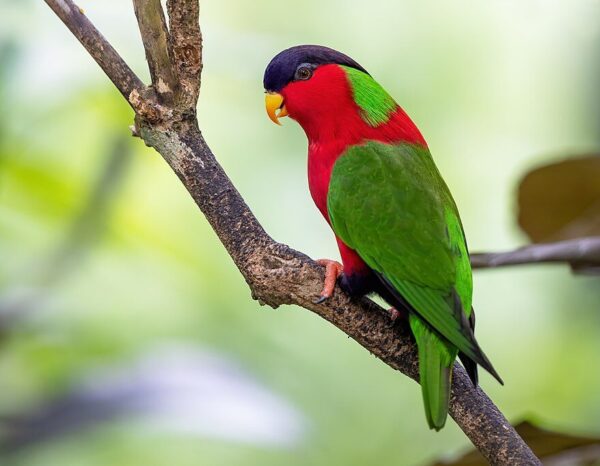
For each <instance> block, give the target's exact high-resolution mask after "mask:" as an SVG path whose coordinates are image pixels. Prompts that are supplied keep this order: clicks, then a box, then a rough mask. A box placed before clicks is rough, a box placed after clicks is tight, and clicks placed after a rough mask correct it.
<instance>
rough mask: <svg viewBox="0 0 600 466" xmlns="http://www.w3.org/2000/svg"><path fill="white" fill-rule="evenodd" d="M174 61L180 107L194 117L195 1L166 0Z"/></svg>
mask: <svg viewBox="0 0 600 466" xmlns="http://www.w3.org/2000/svg"><path fill="white" fill-rule="evenodd" d="M167 12H168V14H169V26H170V28H169V29H170V32H171V47H172V50H173V61H174V62H175V67H176V69H177V72H178V75H179V83H180V85H181V93H180V95H179V104H180V105H181V106H182V107H185V108H186V109H187V110H188V111H191V112H192V113H194V114H195V111H196V103H197V101H198V95H199V93H200V74H201V73H202V33H201V32H200V21H199V18H200V3H199V1H198V0H167Z"/></svg>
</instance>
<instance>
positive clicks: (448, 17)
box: [0, 0, 600, 466]
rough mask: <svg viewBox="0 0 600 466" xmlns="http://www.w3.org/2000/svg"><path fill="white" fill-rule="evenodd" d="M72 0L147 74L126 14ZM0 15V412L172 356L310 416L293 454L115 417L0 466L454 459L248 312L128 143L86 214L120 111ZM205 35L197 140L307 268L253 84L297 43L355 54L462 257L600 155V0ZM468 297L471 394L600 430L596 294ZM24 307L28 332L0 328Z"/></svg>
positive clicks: (285, 141) (235, 275)
mask: <svg viewBox="0 0 600 466" xmlns="http://www.w3.org/2000/svg"><path fill="white" fill-rule="evenodd" d="M78 3H79V4H80V5H81V6H82V7H83V8H84V9H85V11H86V14H87V15H88V16H89V17H90V18H91V19H92V20H94V22H95V23H96V24H97V26H98V27H99V28H100V30H101V31H102V32H103V33H104V34H105V35H106V36H107V37H108V38H109V39H110V40H111V41H112V42H113V43H114V45H115V47H116V48H117V50H119V51H120V52H121V53H122V54H123V56H124V57H125V58H126V60H127V61H128V62H129V63H130V64H131V65H132V66H133V67H134V68H135V69H136V71H137V72H138V73H139V74H140V76H147V72H146V71H145V66H144V54H143V48H142V46H141V43H140V39H139V33H138V31H137V30H136V28H135V19H134V17H133V12H132V8H131V4H130V2H121V1H117V0H105V1H103V2H98V1H92V0H81V1H80V2H78ZM0 11H1V14H0V50H3V51H4V52H2V54H0V57H3V58H2V60H1V61H0V65H1V66H0V136H1V137H0V309H2V310H7V312H8V313H9V314H10V315H11V318H10V319H8V320H5V322H7V328H6V331H5V334H4V337H3V340H2V345H1V346H0V416H1V417H2V418H5V419H6V418H11V419H15V418H21V417H22V416H23V415H25V414H28V413H32V412H37V411H36V408H41V407H44V406H46V404H47V403H49V402H51V401H52V400H60V399H63V397H65V396H67V395H69V394H70V393H72V390H73V388H74V387H78V386H80V381H81V379H82V378H86V377H88V376H89V374H90V373H91V372H93V371H94V370H95V369H97V368H106V367H124V368H128V367H131V365H132V363H133V362H135V361H137V360H139V359H140V358H141V359H144V356H145V355H147V354H149V353H152V351H153V350H154V348H155V347H156V346H157V345H162V344H164V343H173V342H174V343H176V344H183V345H186V346H189V347H192V348H194V347H201V348H209V349H210V351H213V352H215V353H217V354H220V355H224V357H225V358H227V359H228V360H234V361H237V364H239V365H240V366H241V367H242V368H243V370H244V371H245V372H247V373H249V374H252V376H253V377H254V378H255V379H256V380H257V381H258V382H257V383H260V385H261V386H262V387H266V388H265V389H266V390H268V391H270V392H272V393H273V394H277V396H278V397H280V398H282V399H284V400H286V402H287V403H289V404H291V405H293V406H294V409H295V410H297V411H298V412H300V413H302V416H303V417H304V418H305V419H306V420H307V428H306V430H305V431H304V437H303V439H302V440H301V441H299V442H298V443H296V444H294V445H289V444H285V443H281V444H279V445H277V446H275V445H273V444H271V445H264V444H260V443H256V442H254V443H253V442H241V441H239V440H233V439H231V438H227V439H224V438H223V437H222V436H221V437H218V436H214V435H212V436H211V435H209V434H208V433H206V432H205V433H203V434H200V433H198V432H196V431H194V432H189V431H187V432H186V431H183V432H182V431H176V432H174V431H169V432H165V430H164V429H163V430H156V429H150V428H147V427H148V426H147V425H146V424H145V422H144V421H143V420H142V421H141V422H138V423H135V424H134V425H132V424H128V422H127V414H126V413H127V412H126V413H125V414H124V416H125V417H121V418H119V420H118V421H114V422H104V423H100V424H98V425H97V426H95V427H89V428H88V429H85V430H84V429H81V430H77V429H75V430H74V431H72V432H71V434H70V435H69V436H64V437H60V438H57V439H56V440H55V441H52V442H45V443H39V444H35V445H30V446H28V447H27V448H24V449H22V450H20V451H19V452H18V454H15V455H13V456H12V457H10V458H7V459H3V460H2V461H1V463H2V464H9V465H15V466H53V465H60V466H65V465H66V466H70V465H77V466H80V465H85V466H100V465H105V464H119V465H124V466H129V465H157V466H158V465H164V464H174V463H175V464H178V465H182V466H185V465H197V464H210V465H228V466H233V465H244V466H246V465H254V464H256V465H261V466H268V465H280V464H289V465H306V464H311V465H317V466H318V465H336V464H344V465H350V466H352V465H364V464H381V465H387V464H390V465H391V464H394V465H398V464H401V465H413V464H414V465H417V464H427V463H430V462H431V461H432V460H434V459H435V458H438V457H440V456H441V455H443V454H446V453H448V452H456V451H461V450H464V448H465V447H466V446H467V445H468V440H467V439H465V437H464V435H462V433H461V432H460V431H459V430H458V429H457V428H456V426H455V425H453V424H452V423H449V425H448V426H447V427H446V428H445V429H444V430H443V431H442V432H441V433H439V434H436V433H433V432H430V431H429V430H428V429H427V427H426V423H425V420H424V415H423V412H422V410H423V408H422V403H421V399H420V392H419V390H418V387H417V386H416V385H415V384H414V383H413V382H412V381H410V380H408V379H407V378H405V377H402V376H400V375H399V374H397V373H396V372H394V371H391V370H389V368H388V367H386V366H385V365H383V364H382V363H380V362H379V361H377V360H376V359H375V358H374V357H372V356H370V355H369V354H368V353H367V352H365V351H364V350H363V349H361V348H359V347H358V346H357V345H356V344H354V343H353V342H352V341H349V340H348V339H347V338H345V337H344V335H342V334H340V332H339V331H337V330H336V329H334V328H333V327H331V326H330V325H328V324H326V323H325V322H323V321H321V320H319V319H316V318H315V317H314V316H313V315H311V314H310V313H308V312H305V311H298V310H296V309H291V308H282V309H280V310H277V311H272V310H270V309H262V308H260V306H259V305H258V304H257V303H255V302H253V301H252V300H251V298H250V294H249V291H248V289H247V286H246V284H245V283H244V280H243V278H242V277H241V276H240V274H239V272H238V271H237V270H236V269H235V267H234V265H233V264H232V262H231V260H230V259H229V258H228V257H227V255H226V253H225V251H224V249H223V247H222V245H221V244H220V243H219V242H218V240H217V239H216V238H215V236H214V234H213V232H212V231H211V229H210V226H209V225H208V224H207V222H206V221H205V220H204V218H203V217H202V216H201V215H200V214H199V212H198V210H197V207H196V206H195V205H194V204H193V202H192V201H191V199H190V198H189V196H188V194H187V193H186V191H185V189H184V188H183V187H182V186H181V184H180V182H179V181H178V180H177V178H176V177H175V176H174V175H173V174H172V173H171V172H170V171H169V169H168V167H167V165H166V164H165V163H164V162H163V161H162V160H161V159H160V157H159V156H158V155H157V154H155V153H154V152H153V151H152V150H150V149H148V148H146V147H145V146H144V145H143V143H142V142H141V141H139V140H136V139H133V138H131V139H129V138H127V139H126V141H125V142H124V144H125V146H124V147H123V150H124V151H125V153H126V154H129V155H128V156H126V157H129V162H128V163H126V164H124V165H123V167H122V169H120V170H117V173H120V175H118V176H116V178H115V177H112V176H111V177H109V179H111V180H115V182H110V183H108V185H107V186H108V188H109V195H107V196H104V195H103V196H101V200H102V202H101V203H100V207H99V208H98V207H97V205H96V206H94V202H95V201H93V200H94V199H98V197H96V196H94V192H97V191H95V187H97V186H98V185H99V183H101V180H102V179H103V173H108V172H112V171H111V170H110V169H108V167H109V166H110V160H111V156H110V154H111V153H113V154H114V148H115V140H118V139H119V138H121V137H123V136H125V137H126V136H127V135H128V129H127V128H128V126H129V125H130V124H131V118H132V115H131V112H130V109H129V108H128V106H127V104H126V103H125V102H123V100H122V98H121V96H120V95H119V94H118V92H116V91H115V90H114V89H113V88H112V87H111V85H110V83H109V82H108V81H107V80H106V78H105V77H104V76H103V75H102V73H101V72H100V71H99V70H98V69H97V67H96V65H95V64H94V63H93V62H92V61H91V59H90V58H89V57H88V56H87V55H86V54H85V52H84V51H83V50H82V48H81V46H80V44H79V43H78V42H77V41H76V40H74V39H73V38H72V36H71V35H70V34H69V33H68V31H66V29H65V28H64V26H63V25H62V24H61V23H60V22H59V21H58V20H57V19H56V18H55V17H54V16H53V15H52V14H51V12H50V11H49V10H48V8H47V7H46V5H44V3H43V2H32V1H29V2H25V1H15V0H0ZM202 15H203V16H202V24H203V30H204V41H205V42H204V43H205V54H206V55H205V57H206V63H205V69H204V70H205V71H204V75H203V88H202V92H201V103H200V107H199V115H200V123H201V126H202V129H203V133H204V135H205V137H206V138H207V140H208V141H209V143H210V144H211V147H212V148H213V150H214V152H215V153H216V155H217V157H218V158H219V161H220V162H221V163H222V164H223V166H224V168H225V169H226V170H227V173H228V174H229V176H230V177H231V178H232V180H233V181H234V183H235V184H236V186H237V187H238V188H239V189H240V191H241V193H242V195H243V196H244V198H245V199H246V200H247V202H248V204H249V205H250V207H251V208H252V209H253V211H254V212H255V213H256V215H257V216H258V218H259V219H260V221H261V222H262V223H263V225H264V226H265V228H266V229H267V231H269V233H270V234H272V235H273V236H274V237H275V238H276V239H278V240H280V241H284V242H286V243H289V244H290V245H292V246H293V247H295V248H298V249H300V250H302V251H304V252H306V253H308V254H310V255H311V256H312V257H331V256H333V257H335V256H337V249H336V245H335V242H334V240H333V237H332V235H331V233H330V231H329V230H328V227H327V226H326V224H325V222H324V221H323V220H322V218H321V217H320V214H319V213H318V212H317V210H316V209H315V207H314V206H313V204H312V201H311V199H310V196H309V194H308V190H307V187H306V174H305V171H306V167H305V164H306V160H305V153H306V141H305V137H304V134H303V133H302V131H301V130H300V129H299V128H298V127H297V125H294V124H293V122H286V125H285V126H284V127H283V128H276V127H275V126H274V125H272V124H271V122H270V121H269V120H268V118H266V116H265V114H264V108H263V104H262V100H263V94H262V88H261V82H262V72H263V69H264V66H265V64H266V63H267V62H268V60H269V59H270V58H271V57H272V56H273V55H274V54H275V53H276V52H278V51H279V50H281V49H283V48H285V47H287V46H290V45H292V44H297V43H323V44H326V45H330V46H333V47H336V48H338V49H340V50H342V51H344V52H347V53H349V54H350V55H352V56H353V57H354V58H356V59H357V60H358V61H359V62H361V64H363V65H364V66H365V67H366V68H367V69H368V70H369V71H370V72H371V73H372V74H373V75H374V76H375V77H376V78H377V79H378V81H380V82H381V83H382V85H384V86H385V87H386V88H387V89H388V90H389V91H390V92H391V93H392V94H393V95H394V96H395V97H396V98H397V100H398V101H399V102H400V103H401V104H402V105H403V106H404V107H405V109H406V110H407V112H408V113H409V114H411V116H413V117H414V119H415V121H416V122H417V124H418V125H419V126H420V127H421V129H422V130H423V133H424V134H425V135H426V138H427V140H428V142H429V145H430V147H431V148H432V152H433V154H434V156H435V157H436V161H437V163H438V165H439V167H440V170H441V171H442V173H443V174H444V177H445V179H446V180H447V182H448V184H449V185H450V187H451V189H452V191H453V193H454V195H455V198H456V200H457V203H458V205H459V206H460V208H461V214H462V218H463V222H464V224H465V229H466V232H467V236H468V238H469V245H470V247H471V248H472V249H474V250H475V249H477V250H489V249H505V248H510V247H514V246H516V245H518V244H520V243H522V241H523V238H522V236H521V233H520V232H519V231H518V228H517V226H516V225H515V222H514V209H513V207H514V206H512V199H513V189H514V187H515V185H516V183H517V181H518V179H519V177H520V174H521V173H523V172H525V171H526V170H527V169H528V168H529V167H531V166H534V165H539V164H542V163H547V158H546V157H544V156H540V155H539V154H549V153H556V151H564V152H565V153H573V152H574V151H576V152H579V153H584V152H585V151H590V152H591V151H594V150H597V148H598V146H599V145H600V140H599V133H598V131H597V129H598V127H599V126H600V122H599V121H598V120H597V119H594V115H598V112H597V105H596V104H597V102H598V99H599V97H600V96H599V95H598V93H599V91H600V90H599V88H598V86H597V83H598V75H597V71H598V69H597V65H596V64H594V63H595V62H594V60H597V57H598V45H599V43H600V27H599V25H598V22H597V18H598V16H599V15H600V5H599V4H598V3H597V2H587V1H582V2H572V3H570V4H568V5H567V4H564V3H558V2H557V3H548V2H539V1H537V0H525V1H524V0H518V1H517V0H510V1H496V0H494V1H491V2H479V3H474V2H470V1H468V0H458V1H456V0H453V1H442V2H438V1H436V2H434V1H432V0H428V1H422V0H406V1H403V2H396V1H392V0H376V1H372V2H369V4H368V5H366V4H365V3H364V2H359V1H352V2H348V1H342V0H331V1H328V2H321V1H317V0H306V1H304V2H302V3H301V4H290V3H287V2H276V1H274V0H260V1H258V2H242V1H231V2H209V1H208V2H203V5H202ZM549 50H551V51H552V53H549V52H548V51H549ZM567 149H568V150H567ZM112 160H113V161H114V160H115V159H114V158H113V159H112ZM90 201H92V202H91V203H90ZM90 204H91V205H92V208H91V209H90ZM86 212H91V213H93V214H94V215H92V216H89V214H85V213H86ZM82 218H84V219H85V221H84V223H85V225H87V226H86V227H85V228H86V229H87V230H86V234H85V235H84V237H85V238H87V239H86V240H85V241H83V242H82V243H79V244H81V245H82V246H81V247H82V249H80V252H81V253H78V254H77V257H76V260H75V261H69V262H68V265H69V268H68V271H69V273H66V274H63V275H62V277H60V280H55V281H53V283H52V284H51V285H52V286H47V282H46V285H45V284H44V283H43V282H44V280H40V278H39V277H40V275H44V273H42V271H43V270H47V268H48V264H49V263H52V260H51V259H52V258H53V257H56V251H58V250H61V248H63V247H64V246H65V244H66V245H69V244H71V243H74V241H73V240H72V239H71V238H72V236H71V235H72V232H73V231H74V230H73V229H74V226H75V225H77V224H78V222H81V221H82V220H81V219H82ZM52 272H54V271H53V270H51V273H52ZM51 281H52V280H51ZM475 290H476V291H475V307H476V308H477V310H478V336H479V340H480V342H481V343H482V345H483V346H484V348H485V350H486V353H487V354H488V355H490V357H491V358H492V359H493V361H494V364H495V366H496V367H497V368H498V369H499V371H501V373H502V374H503V376H505V379H506V386H505V387H498V386H496V384H494V383H493V382H492V381H491V380H489V379H488V378H486V377H485V376H484V377H482V379H483V380H482V385H483V388H484V389H485V390H486V391H487V392H488V393H489V394H490V396H491V397H492V399H494V401H495V402H496V403H497V404H498V405H499V407H500V408H501V409H502V410H503V412H505V414H506V415H507V416H508V417H509V418H515V417H521V416H522V413H523V411H527V412H533V413H536V414H538V415H539V416H541V417H543V418H544V420H547V421H548V422H549V423H552V424H554V425H561V426H564V428H565V429H567V430H573V431H582V432H583V431H589V432H596V433H597V432H599V431H600V424H599V423H598V419H600V399H599V398H598V396H597V394H598V393H600V375H599V374H598V372H597V371H596V370H595V368H594V365H593V364H592V363H591V361H592V360H593V357H594V355H597V354H599V353H600V339H598V332H600V313H598V303H599V302H600V290H599V289H598V283H597V280H594V279H587V278H582V279H577V280H574V279H573V278H572V277H571V276H570V275H569V274H568V272H566V271H565V270H562V269H560V268H551V267H544V266H541V267H534V268H531V269H528V270H502V271H498V272H496V273H484V274H477V275H476V276H475ZM31 296H34V297H35V300H30V299H29V298H28V297H31ZM24 302H26V303H27V309H28V311H27V312H26V313H20V312H17V313H14V312H13V313H12V314H11V313H10V310H11V309H15V304H19V303H24ZM0 312H2V311H0ZM2 315H6V314H2ZM0 319H2V317H0ZM125 370H127V369H125ZM205 377H207V378H208V377H209V375H208V374H207V375H205ZM109 381H110V380H109V379H105V382H106V383H108V382H109ZM97 383H98V385H102V384H101V383H100V382H97ZM102 386H104V385H102ZM235 388H236V387H235V386H233V385H228V384H225V385H224V387H223V390H234V389H235ZM206 406H207V408H205V409H208V407H210V404H207V405H206ZM257 406H258V405H257ZM261 406H262V405H261ZM260 409H265V417H267V416H268V415H272V414H273V413H272V412H271V411H268V408H260ZM240 412H241V413H243V412H244V411H243V410H240ZM57 416H58V415H57ZM178 416H182V414H181V412H180V413H179V415H178Z"/></svg>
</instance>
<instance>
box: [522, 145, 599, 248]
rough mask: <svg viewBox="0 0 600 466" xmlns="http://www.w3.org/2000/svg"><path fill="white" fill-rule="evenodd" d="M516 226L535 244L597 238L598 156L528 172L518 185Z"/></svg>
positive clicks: (581, 158)
mask: <svg viewBox="0 0 600 466" xmlns="http://www.w3.org/2000/svg"><path fill="white" fill-rule="evenodd" d="M519 225H520V226H521V228H522V229H523V230H524V231H525V232H526V233H527V235H528V236H529V238H530V239H531V241H533V242H534V243H541V242H548V241H559V240H564V239H572V238H583V237H585V236H596V235H600V156H599V155H590V156H587V157H577V158H571V159H567V160H563V161H560V162H555V163H552V164H549V165H545V166H543V167H538V168H536V169H534V170H532V171H530V172H529V173H527V175H526V176H525V177H524V178H523V180H522V181H521V183H520V185H519Z"/></svg>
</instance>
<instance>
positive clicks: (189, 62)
mask: <svg viewBox="0 0 600 466" xmlns="http://www.w3.org/2000/svg"><path fill="white" fill-rule="evenodd" d="M47 1H49V0H47ZM61 3H70V0H61ZM168 13H169V16H170V25H171V28H170V34H171V41H172V46H173V59H174V65H175V67H176V68H177V70H178V76H179V79H180V86H181V99H180V100H179V102H178V103H177V104H176V105H175V106H173V108H169V109H168V110H169V112H163V113H162V114H161V116H162V119H161V120H160V121H158V122H157V121H154V120H152V119H151V118H147V117H146V116H145V115H144V114H141V113H140V112H139V110H138V112H137V115H136V124H137V131H138V134H139V135H140V136H141V137H142V138H143V140H144V141H145V143H146V144H147V145H149V146H151V147H154V148H155V149H156V150H157V151H158V152H159V153H160V154H161V155H162V156H163V158H164V159H165V160H166V161H167V163H168V164H169V165H170V166H171V168H172V169H173V171H174V172H175V173H176V174H177V176H178V177H179V179H180V180H181V182H182V183H183V184H184V185H185V187H186V188H187V190H188V192H189V193H190V195H191V196H192V198H193V199H194V201H195V202H196V204H197V205H198V207H199V208H200V210H201V211H202V212H203V213H204V215H205V216H206V218H207V220H208V221H209V222H210V224H211V226H212V227H213V229H214V231H215V232H216V234H217V235H218V237H219V239H220V240H221V242H222V243H223V245H224V246H225V248H226V249H227V251H228V253H229V254H230V256H231V257H232V259H233V261H234V262H235V265H236V266H237V267H238V269H239V270H240V272H241V273H242V275H243V276H244V278H245V279H246V282H247V283H248V285H249V287H250V290H251V292H252V296H253V298H254V299H257V300H258V301H259V302H260V303H261V304H267V305H269V306H272V307H274V308H276V307H278V306H280V305H282V304H296V305H298V306H301V307H304V308H305V309H308V310H311V311H313V312H314V313H315V314H317V315H319V316H321V317H322V318H324V319H326V320H327V321H329V322H331V323H332V324H333V325H335V326H336V327H338V328H339V329H340V330H342V331H343V332H344V333H345V334H347V335H348V336H350V337H351V338H353V339H354V340H355V341H357V342H358V343H359V344H360V345H362V346H363V347H364V348H366V349H367V350H368V351H370V352H371V353H372V354H374V355H375V356H377V357H378V358H379V359H381V360H382V361H383V362H385V363H386V364H387V365H389V366H390V367H392V368H394V369H396V370H399V371H401V372H403V373H404V374H406V375H408V376H409V377H411V378H412V379H414V380H417V379H418V362H417V352H416V347H415V344H414V341H413V339H412V337H411V335H410V332H409V329H408V326H407V325H392V324H391V323H390V319H389V316H388V313H387V311H385V310H383V309H382V308H380V307H379V306H377V305H376V304H375V303H373V302H372V301H370V300H368V299H362V300H351V299H350V298H349V297H348V296H347V295H346V294H344V293H343V292H342V291H341V290H340V289H339V287H338V288H337V289H336V293H335V295H334V296H333V297H332V298H331V299H329V300H328V301H326V302H325V303H323V304H319V305H317V304H315V303H314V300H315V298H316V297H317V296H318V295H319V292H320V290H321V285H322V282H323V278H324V277H323V268H322V267H320V266H318V265H317V264H316V263H315V262H314V261H312V260H311V259H310V258H309V257H307V256H306V255H304V254H302V253H300V252H297V251H295V250H293V249H291V248H289V247H288V246H286V245H284V244H280V243H277V242H276V241H274V240H273V239H272V238H271V237H270V236H269V235H268V234H267V233H266V232H265V231H264V229H263V228H262V226H261V225H260V223H259V222H258V220H257V219H256V217H255V216H254V214H253V213H252V212H251V211H250V209H249V208H248V206H247V205H246V203H245V202H244V200H243V199H242V197H241V195H240V194H239V192H238V191H237V190H236V189H235V187H234V186H233V184H232V183H231V181H230V180H229V178H228V177H227V175H226V174H225V172H224V171H223V169H222V168H221V166H220V165H219V163H218V162H217V160H216V158H215V156H214V155H213V153H212V152H211V150H210V148H209V147H208V145H207V144H206V142H205V140H204V138H203V137H202V134H201V132H200V129H199V128H198V124H197V120H196V118H195V105H196V99H197V97H198V90H199V85H200V76H199V74H200V70H201V68H202V56H201V36H200V29H199V24H198V19H199V18H198V0H170V1H168ZM137 97H138V99H137V100H138V102H137V104H138V105H134V108H138V109H139V108H148V107H153V106H154V107H156V105H157V103H156V102H152V95H151V94H148V93H145V94H144V95H141V94H140V95H138V96H137ZM450 414H451V416H452V417H453V418H454V420H455V421H456V422H457V424H458V425H459V426H460V427H461V429H462V430H463V431H464V432H465V434H466V435H467V436H468V437H469V438H470V439H471V441H472V442H473V444H474V445H475V446H476V447H477V448H478V449H479V450H480V451H481V452H482V454H483V455H484V456H485V457H486V458H487V459H488V461H490V463H491V464H497V465H514V464H519V465H539V464H540V463H539V460H538V459H537V458H536V457H535V456H534V454H533V453H532V452H531V450H530V449H529V447H528V446H527V445H526V444H525V443H524V442H523V440H522V439H521V438H520V437H519V435H518V434H517V433H516V431H515V430H514V429H513V428H512V426H511V425H510V423H509V422H508V421H507V420H506V419H505V418H504V416H503V415H502V413H501V412H500V411H499V410H498V408H496V406H494V404H493V403H492V402H491V401H490V399H489V398H488V397H487V396H486V395H485V393H484V392H483V391H482V390H481V389H480V388H474V387H473V386H472V384H471V382H470V380H469V378H468V376H467V375H466V373H465V371H464V370H463V369H462V367H461V366H459V365H458V364H456V365H455V371H454V376H453V383H452V393H451V403H450Z"/></svg>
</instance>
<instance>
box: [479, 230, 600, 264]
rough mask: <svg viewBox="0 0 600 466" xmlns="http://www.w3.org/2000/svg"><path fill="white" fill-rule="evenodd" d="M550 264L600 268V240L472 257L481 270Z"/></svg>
mask: <svg viewBox="0 0 600 466" xmlns="http://www.w3.org/2000/svg"><path fill="white" fill-rule="evenodd" d="M549 262H550V263H552V262H553V263H561V262H564V263H568V264H570V265H571V266H573V267H576V268H577V267H594V266H595V267H600V237H598V236H591V237H587V238H577V239H571V240H566V241H558V242H556V243H541V244H531V245H529V246H524V247H522V248H519V249H515V250H514V251H508V252H496V253H491V252H487V253H475V254H471V264H472V266H473V268H477V269H483V268H492V267H503V266H507V265H521V264H540V263H549Z"/></svg>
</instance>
